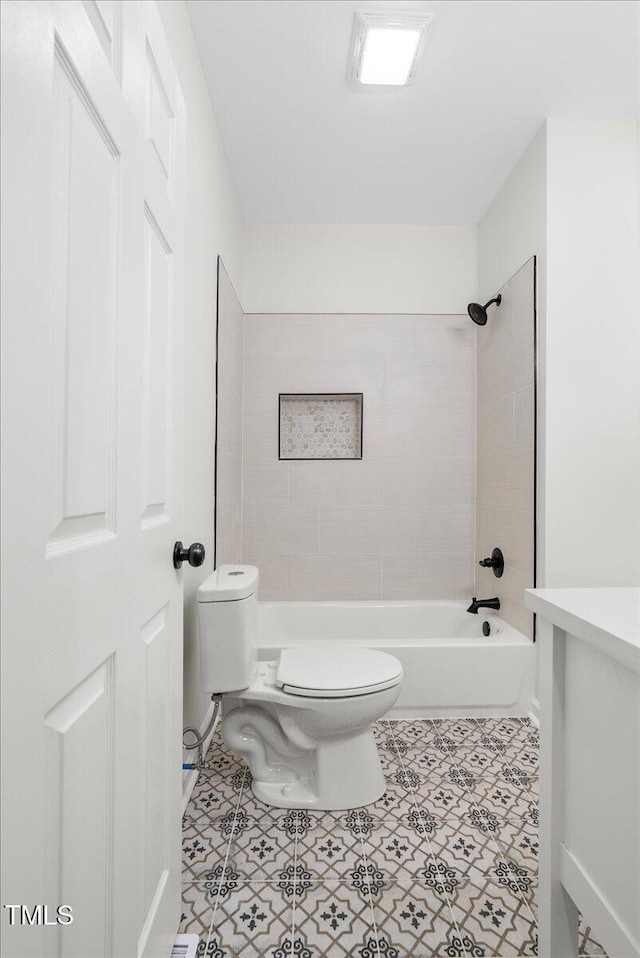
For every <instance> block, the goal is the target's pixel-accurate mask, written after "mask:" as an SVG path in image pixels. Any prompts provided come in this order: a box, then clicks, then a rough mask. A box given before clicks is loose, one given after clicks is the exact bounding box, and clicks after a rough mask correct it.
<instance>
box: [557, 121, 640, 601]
mask: <svg viewBox="0 0 640 958" xmlns="http://www.w3.org/2000/svg"><path fill="white" fill-rule="evenodd" d="M547 130H548V134H547V155H548V173H547V189H548V197H547V216H548V225H547V234H548V269H547V324H546V325H547V329H546V337H547V339H546V423H545V425H546V449H547V458H546V475H545V486H544V497H545V540H546V555H545V571H544V584H545V585H546V586H631V585H637V584H638V583H639V582H640V249H639V241H638V124H637V123H636V122H635V121H633V120H556V119H552V120H549V121H548V124H547Z"/></svg>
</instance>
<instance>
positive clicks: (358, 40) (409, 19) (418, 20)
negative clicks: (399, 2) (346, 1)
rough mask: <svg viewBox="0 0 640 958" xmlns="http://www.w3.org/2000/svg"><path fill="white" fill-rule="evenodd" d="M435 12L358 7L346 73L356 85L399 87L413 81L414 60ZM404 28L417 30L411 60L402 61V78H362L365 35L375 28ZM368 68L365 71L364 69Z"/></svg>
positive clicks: (422, 44)
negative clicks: (408, 11) (363, 8)
mask: <svg viewBox="0 0 640 958" xmlns="http://www.w3.org/2000/svg"><path fill="white" fill-rule="evenodd" d="M434 16H435V14H433V13H396V12H394V13H390V12H389V11H384V10H375V11H364V10H358V11H357V12H356V14H355V16H354V21H353V33H352V38H351V55H350V57H349V67H348V71H347V77H348V79H349V80H351V81H352V82H354V83H357V84H358V85H359V86H367V87H369V88H373V89H375V88H376V87H401V86H407V85H408V84H410V83H413V81H414V79H415V76H416V72H417V69H418V63H419V60H420V56H421V54H422V50H423V48H424V42H425V38H426V35H427V31H428V30H429V27H430V26H431V23H432V21H433V19H434ZM395 30H398V31H405V32H413V33H417V34H418V37H417V42H416V44H415V49H414V50H413V51H412V56H411V61H410V63H408V64H407V65H406V68H405V69H406V73H405V70H404V69H403V71H402V74H403V75H404V79H403V80H400V81H398V79H395V80H391V81H389V80H386V81H380V80H378V81H376V80H373V81H372V80H363V79H362V75H363V70H365V74H366V75H370V74H371V71H370V68H368V67H367V65H366V64H365V62H364V54H365V51H366V48H367V39H368V37H369V35H370V34H371V33H373V32H377V31H395ZM367 71H368V73H367Z"/></svg>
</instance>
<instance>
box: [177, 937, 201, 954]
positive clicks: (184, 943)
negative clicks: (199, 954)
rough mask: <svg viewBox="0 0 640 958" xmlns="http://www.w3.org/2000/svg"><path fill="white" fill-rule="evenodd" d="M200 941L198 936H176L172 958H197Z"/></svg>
mask: <svg viewBox="0 0 640 958" xmlns="http://www.w3.org/2000/svg"><path fill="white" fill-rule="evenodd" d="M198 941H199V938H198V936H197V935H176V940H175V942H174V945H173V950H172V952H171V958H196V951H197V950H198Z"/></svg>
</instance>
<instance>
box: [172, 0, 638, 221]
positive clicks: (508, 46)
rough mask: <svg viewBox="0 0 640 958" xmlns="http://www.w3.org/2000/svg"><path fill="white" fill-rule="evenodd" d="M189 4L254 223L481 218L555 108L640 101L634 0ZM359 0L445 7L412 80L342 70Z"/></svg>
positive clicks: (631, 108)
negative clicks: (379, 84)
mask: <svg viewBox="0 0 640 958" xmlns="http://www.w3.org/2000/svg"><path fill="white" fill-rule="evenodd" d="M187 5H188V8H189V15H190V17H191V22H192V24H193V30H194V33H195V37H196V42H197V45H198V50H199V52H200V58H201V60H202V64H203V67H204V72H205V75H206V78H207V83H208V85H209V90H210V92H211V99H212V102H213V108H214V111H215V114H216V118H217V121H218V125H219V128H220V132H221V135H222V140H223V143H224V148H225V151H226V154H227V158H228V161H229V165H230V168H231V173H232V176H233V180H234V183H235V186H236V190H237V193H238V198H239V202H240V207H241V211H242V214H243V217H244V219H245V221H246V222H249V223H407V224H433V225H443V224H449V225H454V224H469V223H476V222H478V220H479V219H480V218H481V217H482V215H483V213H484V212H485V210H486V209H487V207H488V206H489V204H490V203H491V201H492V200H493V198H494V196H495V195H496V193H497V192H498V190H499V189H500V187H501V185H502V184H503V183H504V181H505V179H506V177H507V176H508V174H509V172H510V171H511V169H512V168H513V166H514V165H515V163H516V162H517V160H518V158H519V157H520V156H521V154H522V153H523V151H524V150H525V148H526V147H527V145H528V143H529V142H530V141H531V139H532V138H533V136H534V134H535V132H536V130H537V129H538V128H539V126H540V124H541V123H542V121H543V119H544V118H545V117H546V116H561V117H609V118H614V117H631V116H636V115H637V110H638V38H639V33H638V14H639V5H638V3H637V0H431V2H424V0H413V2H411V0H408V2H405V0H399V2H395V0H391V2H389V0H387V2H377V0H361V2H357V0H188V4H187ZM359 9H363V10H376V9H383V10H388V9H391V10H393V9H396V10H402V11H416V10H418V11H430V12H432V13H435V14H436V18H435V21H434V23H433V25H432V27H431V30H430V31H429V34H428V37H427V43H426V47H425V51H424V54H423V58H422V60H421V62H420V65H419V67H418V74H417V77H416V80H415V83H414V84H413V85H412V86H408V87H404V88H400V89H397V88H396V89H390V90H388V91H383V92H379V91H372V90H367V89H363V88H361V87H360V88H355V89H354V88H353V87H352V86H351V85H350V84H349V83H348V82H347V80H346V72H347V63H348V58H349V44H350V39H351V29H352V23H353V15H354V12H355V11H356V10H359Z"/></svg>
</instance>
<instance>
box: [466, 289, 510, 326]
mask: <svg viewBox="0 0 640 958" xmlns="http://www.w3.org/2000/svg"><path fill="white" fill-rule="evenodd" d="M501 302H502V296H501V295H500V293H498V295H497V296H496V297H495V299H490V300H489V302H488V303H485V304H484V306H481V305H480V303H469V305H468V306H467V312H468V313H469V316H470V317H471V319H472V320H473V321H474V323H475V324H476V325H477V326H486V325H487V319H488V317H487V310H488V308H489V306H491V304H492V303H495V304H496V306H499V305H500V303H501Z"/></svg>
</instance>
